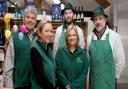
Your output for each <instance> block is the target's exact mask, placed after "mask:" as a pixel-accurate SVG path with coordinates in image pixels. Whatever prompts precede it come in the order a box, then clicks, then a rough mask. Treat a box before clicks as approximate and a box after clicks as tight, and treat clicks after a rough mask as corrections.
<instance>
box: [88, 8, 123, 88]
mask: <svg viewBox="0 0 128 89" xmlns="http://www.w3.org/2000/svg"><path fill="white" fill-rule="evenodd" d="M91 20H92V21H93V23H94V25H95V28H94V30H93V32H92V33H91V34H90V35H89V37H88V41H87V43H88V46H87V48H88V52H89V56H90V76H89V89H115V87H116V85H115V83H116V79H119V77H120V74H121V72H122V70H123V68H124V65H125V56H124V49H123V45H122V41H121V37H120V36H119V34H118V33H116V32H114V31H113V30H111V29H110V28H109V27H108V26H107V24H106V22H107V15H106V14H105V13H104V9H103V8H102V7H97V8H96V9H95V10H94V13H93V17H92V18H91Z"/></svg>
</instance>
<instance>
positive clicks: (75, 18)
mask: <svg viewBox="0 0 128 89" xmlns="http://www.w3.org/2000/svg"><path fill="white" fill-rule="evenodd" d="M76 20H77V11H76V6H75V12H74V21H76Z"/></svg>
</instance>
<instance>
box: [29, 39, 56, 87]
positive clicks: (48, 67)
mask: <svg viewBox="0 0 128 89" xmlns="http://www.w3.org/2000/svg"><path fill="white" fill-rule="evenodd" d="M32 48H36V49H37V51H38V52H39V54H40V56H41V58H42V59H41V61H42V64H43V65H42V68H44V75H45V77H46V78H47V79H48V80H49V81H50V82H51V84H53V86H55V85H56V66H55V60H54V58H53V55H52V52H51V48H50V45H49V44H46V43H44V42H40V41H39V40H37V41H36V42H35V43H34V44H33V45H32ZM31 82H32V89H42V88H41V86H40V85H39V84H38V81H37V79H36V77H35V74H34V73H33V70H32V75H31Z"/></svg>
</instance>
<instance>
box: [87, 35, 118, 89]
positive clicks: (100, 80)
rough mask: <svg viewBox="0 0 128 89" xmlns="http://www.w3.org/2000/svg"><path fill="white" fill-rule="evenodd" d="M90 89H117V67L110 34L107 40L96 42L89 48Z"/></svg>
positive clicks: (92, 42) (92, 41) (93, 41)
mask: <svg viewBox="0 0 128 89" xmlns="http://www.w3.org/2000/svg"><path fill="white" fill-rule="evenodd" d="M89 55H90V76H89V81H90V82H89V89H115V65H114V60H113V54H112V49H111V46H110V43H109V34H107V36H106V40H94V39H93V37H92V40H91V44H90V47H89Z"/></svg>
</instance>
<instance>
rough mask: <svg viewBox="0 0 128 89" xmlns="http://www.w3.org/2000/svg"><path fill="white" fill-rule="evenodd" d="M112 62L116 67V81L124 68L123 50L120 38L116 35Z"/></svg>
mask: <svg viewBox="0 0 128 89" xmlns="http://www.w3.org/2000/svg"><path fill="white" fill-rule="evenodd" d="M114 61H115V67H116V78H117V79H118V78H119V77H120V75H121V72H122V71H123V69H124V67H125V55H124V48H123V44H122V41H121V37H120V36H119V35H117V39H116V42H115V47H114Z"/></svg>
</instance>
